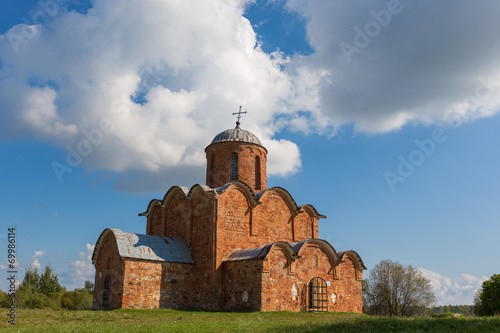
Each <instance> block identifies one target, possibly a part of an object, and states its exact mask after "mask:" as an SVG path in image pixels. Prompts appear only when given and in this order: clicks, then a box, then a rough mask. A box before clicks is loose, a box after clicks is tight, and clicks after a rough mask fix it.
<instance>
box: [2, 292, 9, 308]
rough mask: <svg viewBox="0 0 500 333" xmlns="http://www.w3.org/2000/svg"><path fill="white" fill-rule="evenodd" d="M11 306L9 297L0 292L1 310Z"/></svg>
mask: <svg viewBox="0 0 500 333" xmlns="http://www.w3.org/2000/svg"><path fill="white" fill-rule="evenodd" d="M9 306H10V297H9V295H7V293H4V292H3V291H1V290H0V308H8V307H9Z"/></svg>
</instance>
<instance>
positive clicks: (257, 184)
mask: <svg viewBox="0 0 500 333" xmlns="http://www.w3.org/2000/svg"><path fill="white" fill-rule="evenodd" d="M255 189H256V190H260V157H259V156H255Z"/></svg>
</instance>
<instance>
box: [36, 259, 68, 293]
mask: <svg viewBox="0 0 500 333" xmlns="http://www.w3.org/2000/svg"><path fill="white" fill-rule="evenodd" d="M61 290H63V287H62V286H61V285H60V284H59V279H58V277H57V274H56V273H54V272H52V267H51V266H50V265H47V266H45V270H44V272H43V274H41V275H40V278H39V292H40V293H41V294H45V295H50V294H52V293H58V292H60V291H61Z"/></svg>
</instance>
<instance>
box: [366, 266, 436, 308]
mask: <svg viewBox="0 0 500 333" xmlns="http://www.w3.org/2000/svg"><path fill="white" fill-rule="evenodd" d="M435 301H436V297H435V295H434V292H433V290H432V287H431V284H430V281H429V280H428V279H426V278H425V277H424V276H423V274H422V272H420V271H419V270H418V269H417V268H415V267H413V266H412V265H406V266H405V265H402V264H400V263H399V262H393V261H391V260H381V261H380V263H378V264H377V265H376V266H375V267H373V269H372V270H370V273H369V275H368V279H366V281H365V282H364V284H363V303H364V309H365V312H367V313H371V314H376V315H386V316H413V315H418V314H423V313H425V312H428V311H430V307H431V306H432V305H433V304H434V303H435Z"/></svg>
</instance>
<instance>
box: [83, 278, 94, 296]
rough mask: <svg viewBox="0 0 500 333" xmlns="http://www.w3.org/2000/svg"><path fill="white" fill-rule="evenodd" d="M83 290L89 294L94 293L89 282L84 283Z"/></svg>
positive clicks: (92, 285) (92, 286)
mask: <svg viewBox="0 0 500 333" xmlns="http://www.w3.org/2000/svg"><path fill="white" fill-rule="evenodd" d="M83 288H85V289H87V291H88V292H89V293H94V284H93V283H92V282H90V281H89V280H87V281H85V284H84V285H83Z"/></svg>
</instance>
